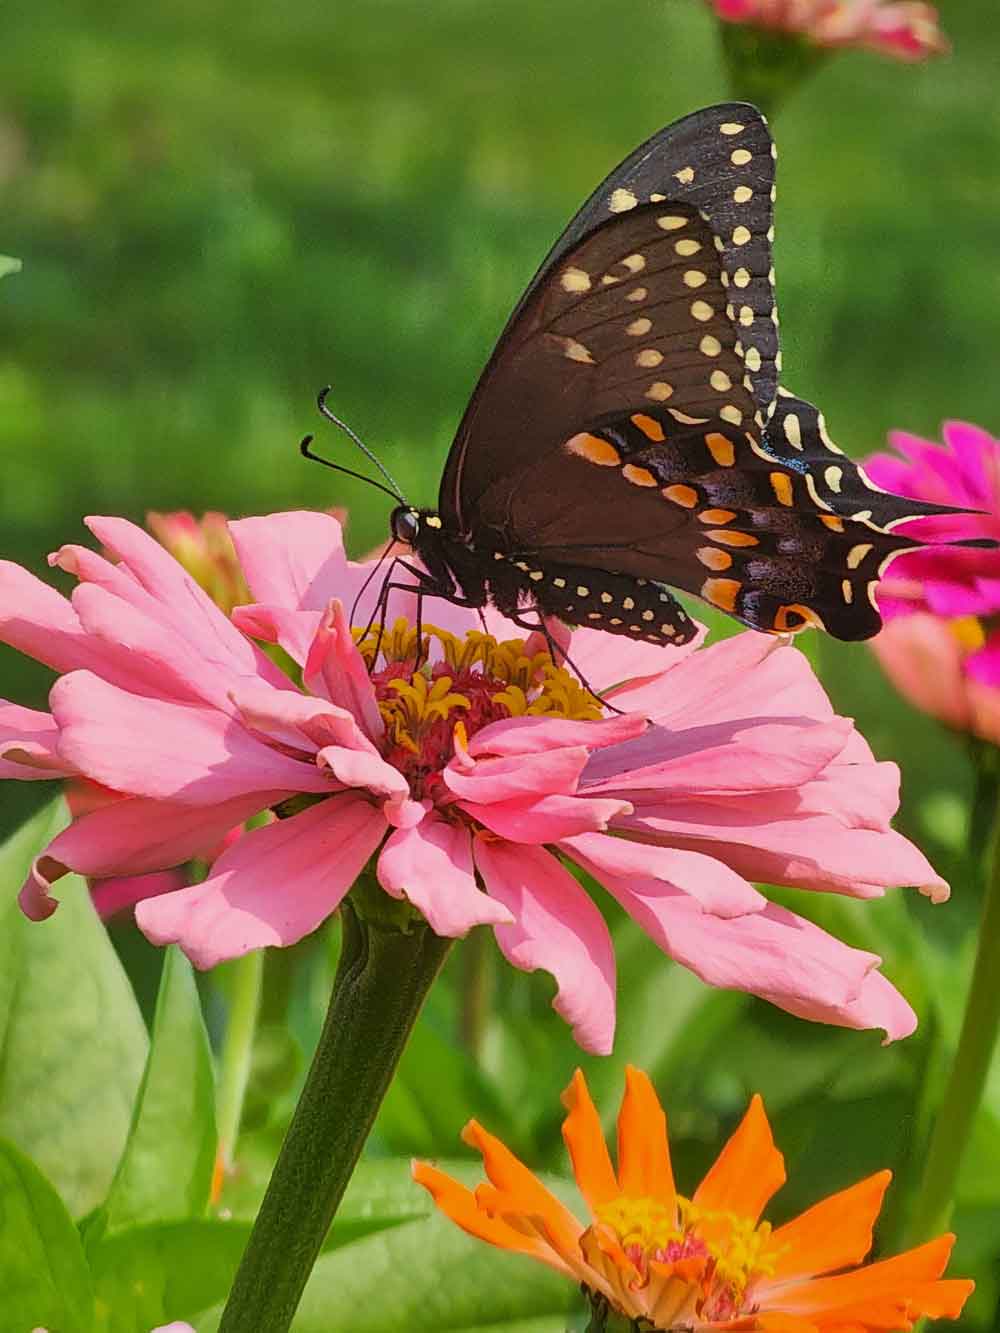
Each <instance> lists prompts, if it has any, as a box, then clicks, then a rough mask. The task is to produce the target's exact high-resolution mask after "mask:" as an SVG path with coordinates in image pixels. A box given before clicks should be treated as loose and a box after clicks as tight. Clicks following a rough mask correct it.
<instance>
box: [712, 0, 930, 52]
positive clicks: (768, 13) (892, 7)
mask: <svg viewBox="0 0 1000 1333" xmlns="http://www.w3.org/2000/svg"><path fill="white" fill-rule="evenodd" d="M711 3H712V6H713V8H714V9H715V12H716V14H718V16H719V18H721V19H725V20H726V21H727V22H729V23H749V24H753V25H754V26H756V27H759V28H773V29H776V30H778V31H780V32H789V33H797V34H799V35H801V36H803V37H805V38H807V39H808V40H809V41H811V42H814V43H815V44H816V45H817V46H826V47H839V46H856V47H863V48H866V49H867V50H871V51H878V52H879V53H880V54H881V55H886V56H894V57H895V58H896V59H897V60H924V59H926V57H927V56H929V55H935V54H938V53H940V52H942V51H947V50H948V43H947V41H946V40H945V38H944V36H943V35H942V33H941V30H940V28H939V27H938V21H937V19H938V16H937V10H936V9H935V8H934V6H933V5H929V4H922V3H919V0H711Z"/></svg>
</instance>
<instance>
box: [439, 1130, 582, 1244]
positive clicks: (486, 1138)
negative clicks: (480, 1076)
mask: <svg viewBox="0 0 1000 1333" xmlns="http://www.w3.org/2000/svg"><path fill="white" fill-rule="evenodd" d="M462 1138H463V1139H464V1140H465V1142H466V1143H468V1144H470V1145H471V1146H472V1147H473V1148H476V1149H478V1151H479V1152H481V1153H482V1155H483V1166H484V1167H485V1168H486V1174H487V1175H488V1176H489V1178H490V1180H491V1181H492V1182H493V1184H494V1185H495V1186H496V1187H497V1189H498V1190H499V1191H500V1192H501V1194H503V1195H504V1196H505V1205H504V1211H505V1212H508V1213H523V1214H524V1215H525V1216H526V1217H527V1218H528V1219H529V1220H531V1221H532V1222H533V1223H538V1224H542V1225H543V1226H544V1231H545V1234H546V1235H547V1236H548V1238H549V1241H550V1243H551V1244H552V1245H553V1246H554V1247H555V1249H556V1250H557V1251H558V1253H559V1254H560V1255H562V1256H564V1257H565V1258H566V1259H568V1261H569V1262H574V1261H576V1260H577V1259H578V1257H579V1250H580V1236H581V1235H582V1234H583V1227H582V1226H581V1225H580V1223H579V1222H578V1221H577V1219H576V1218H575V1217H574V1216H573V1214H572V1213H571V1212H570V1211H569V1209H568V1208H567V1207H565V1205H564V1204H562V1203H560V1202H559V1200H558V1199H557V1198H556V1196H555V1195H554V1194H551V1193H550V1192H549V1191H548V1190H547V1189H546V1188H545V1186H544V1185H543V1184H542V1182H541V1181H540V1180H539V1179H538V1177H537V1176H536V1175H535V1173H534V1172H533V1171H529V1170H528V1168H527V1167H526V1166H525V1165H524V1163H523V1162H521V1161H519V1160H518V1159H517V1158H516V1157H515V1156H514V1154H513V1153H512V1152H511V1151H510V1149H509V1148H508V1147H506V1145H505V1144H503V1143H501V1142H500V1140H499V1139H498V1138H496V1137H495V1136H494V1135H493V1134H490V1133H489V1132H488V1131H487V1130H485V1129H483V1127H482V1125H481V1124H480V1123H479V1122H478V1121H477V1120H470V1121H469V1123H468V1124H467V1125H466V1126H465V1128H464V1129H463V1130H462Z"/></svg>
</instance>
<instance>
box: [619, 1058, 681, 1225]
mask: <svg viewBox="0 0 1000 1333" xmlns="http://www.w3.org/2000/svg"><path fill="white" fill-rule="evenodd" d="M618 1183H619V1185H620V1186H621V1191H622V1193H623V1194H628V1195H631V1196H632V1197H633V1198H639V1199H642V1198H649V1199H655V1200H656V1201H657V1202H658V1203H661V1204H663V1206H664V1207H665V1208H666V1209H667V1210H668V1211H669V1210H671V1209H672V1208H673V1207H674V1206H675V1204H676V1201H677V1194H676V1190H675V1189H674V1173H673V1169H672V1167H671V1165H670V1147H669V1143H668V1141H667V1117H666V1116H665V1115H664V1114H663V1107H662V1106H661V1105H660V1099H659V1097H657V1095H656V1089H655V1088H654V1087H653V1085H652V1083H651V1082H650V1080H649V1077H648V1075H646V1074H644V1073H643V1072H642V1070H641V1069H636V1068H635V1067H634V1066H633V1065H627V1066H626V1068H625V1096H624V1097H623V1098H622V1105H621V1110H620V1111H619V1113H618Z"/></svg>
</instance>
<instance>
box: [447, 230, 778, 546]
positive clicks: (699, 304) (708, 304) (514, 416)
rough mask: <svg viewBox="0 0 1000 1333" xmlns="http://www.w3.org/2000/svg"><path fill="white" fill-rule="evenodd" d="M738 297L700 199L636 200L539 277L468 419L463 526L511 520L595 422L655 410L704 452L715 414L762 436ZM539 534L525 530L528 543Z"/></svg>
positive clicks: (462, 466) (673, 432)
mask: <svg viewBox="0 0 1000 1333" xmlns="http://www.w3.org/2000/svg"><path fill="white" fill-rule="evenodd" d="M725 307H726V296H725V289H724V287H723V284H722V269H721V265H720V258H719V253H718V250H717V248H716V245H715V238H714V236H713V233H712V231H711V228H710V227H709V226H708V224H707V223H706V221H705V220H704V218H702V217H701V215H700V213H699V212H698V211H697V210H696V209H694V208H692V207H691V206H690V205H684V204H679V205H671V204H662V205H661V204H654V205H647V206H646V207H645V208H642V209H635V210H632V211H630V212H629V213H628V214H627V215H626V216H623V217H621V218H618V219H615V220H613V221H612V222H609V223H605V224H604V225H603V226H601V227H599V228H598V229H597V231H596V232H594V233H593V234H592V235H590V236H589V237H588V238H587V239H586V240H584V241H582V242H581V243H580V244H579V245H577V246H576V247H575V248H574V249H572V250H570V251H569V252H568V253H567V254H566V255H565V256H564V257H563V258H562V260H561V261H560V262H559V263H558V264H557V265H556V267H555V268H554V269H552V270H551V271H550V273H549V274H548V275H547V277H546V280H545V282H544V283H542V284H539V285H538V286H537V287H536V289H535V294H534V296H533V297H532V300H531V301H530V302H529V304H528V305H527V306H526V307H525V309H524V310H523V312H522V314H521V317H520V320H519V322H518V326H517V328H516V330H515V331H514V333H513V334H512V336H511V338H510V339H509V341H508V344H507V346H506V348H505V353H504V357H503V360H502V361H501V363H500V364H499V365H498V367H497V369H496V371H495V372H494V374H493V375H491V376H490V377H489V379H488V380H487V382H486V383H485V384H484V385H483V386H482V388H481V391H480V393H479V394H478V395H477V399H476V402H475V404H474V406H473V409H472V410H471V411H470V413H469V414H468V416H467V418H466V421H465V423H464V424H463V429H464V430H466V431H468V432H469V433H470V438H471V437H474V441H475V447H474V448H471V449H459V448H458V447H456V451H455V455H456V456H455V459H454V460H453V465H452V468H451V469H450V470H453V471H454V474H455V475H454V480H455V482H456V483H457V485H458V490H459V497H460V498H459V512H458V515H457V521H458V523H459V524H460V525H461V526H462V528H463V529H466V528H468V527H469V526H470V525H471V526H478V527H480V528H482V527H487V528H494V529H498V528H502V527H503V526H504V524H505V523H506V522H507V517H508V513H509V509H510V503H511V494H512V491H514V490H516V491H518V492H525V491H530V489H531V488H532V486H533V485H534V481H533V472H534V470H535V469H536V468H539V467H544V466H545V465H546V460H547V458H548V457H549V455H550V454H551V453H552V452H553V451H555V452H556V453H558V452H559V451H560V450H563V451H564V450H566V449H568V448H570V447H571V446H570V445H569V443H568V442H569V441H570V440H571V438H572V437H574V436H576V435H578V434H579V433H580V431H581V428H582V427H585V426H587V425H588V424H590V425H596V424H599V423H600V422H601V421H602V420H610V419H613V418H618V417H623V418H628V417H630V416H632V415H641V414H642V412H643V410H644V409H647V408H648V409H657V411H658V416H657V418H656V421H655V424H653V425H652V426H650V429H651V430H652V431H653V433H654V436H655V438H656V439H662V438H663V437H664V435H665V433H666V434H669V436H670V437H671V438H675V437H676V438H678V439H679V438H682V437H683V438H686V437H688V436H689V435H690V434H691V432H692V431H694V432H695V434H696V436H697V438H698V440H699V442H700V447H701V448H702V450H704V449H705V447H706V446H705V445H704V438H705V434H706V431H705V430H703V429H699V428H702V427H706V426H709V425H710V423H712V422H713V421H721V422H722V423H724V424H726V425H728V426H731V427H734V428H739V429H742V430H750V431H754V432H755V433H756V434H757V436H758V437H759V435H760V434H761V433H762V424H763V417H762V416H761V413H760V410H759V408H758V407H757V404H756V401H755V399H754V396H753V393H752V390H751V387H750V385H749V381H748V380H747V372H746V368H745V364H744V359H743V355H742V344H741V340H740V338H738V337H737V334H736V331H735V330H734V327H733V325H732V323H731V322H730V321H729V319H728V318H727V316H726V310H725ZM650 420H651V421H652V418H650ZM647 442H648V441H647ZM607 518H608V520H609V521H610V520H611V518H612V514H611V511H610V510H609V511H608V513H607ZM533 537H534V534H533V533H532V532H530V531H517V532H515V533H513V534H512V540H513V541H514V542H515V544H520V543H527V544H530V543H531V541H532V540H533Z"/></svg>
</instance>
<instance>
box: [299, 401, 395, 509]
mask: <svg viewBox="0 0 1000 1333" xmlns="http://www.w3.org/2000/svg"><path fill="white" fill-rule="evenodd" d="M329 392H330V385H329V384H328V385H327V386H326V387H325V388H323V389H320V391H319V394H318V395H317V398H316V406H317V407H318V408H319V410H320V412H321V414H322V415H323V416H324V417H326V419H327V421H329V422H331V423H332V424H333V425H334V426H336V427H337V429H338V430H342V431H343V432H344V434H345V435H346V436H347V437H348V439H350V440H353V441H354V443H355V444H356V445H357V446H358V448H359V449H360V450H361V452H362V453H363V454H364V456H365V457H366V458H367V459H368V460H369V462H371V463H374V465H375V466H376V467H377V468H378V470H379V472H381V473H382V476H383V477H385V479H386V481H387V482H388V483H389V485H388V486H383V485H382V483H381V482H380V481H376V480H375V478H374V477H366V476H364V475H362V473H360V472H354V471H353V470H352V469H351V468H348V467H343V466H342V465H341V464H340V463H331V462H330V461H329V459H326V458H321V457H320V456H319V455H318V454H315V453H313V452H312V450H311V448H310V445H311V444H312V442H313V437H312V435H307V436H306V437H305V439H304V440H303V441H302V443H301V444H300V445H299V449H300V451H301V453H302V456H303V458H309V459H311V460H312V461H313V462H315V463H323V464H324V465H325V466H326V467H329V468H333V469H334V471H336V472H345V473H346V474H347V475H348V476H349V477H356V478H357V479H358V480H359V481H366V482H368V484H369V485H370V486H377V487H378V489H379V490H380V491H384V492H385V494H386V495H391V496H392V497H393V499H394V500H397V501H398V502H399V503H400V504H405V503H406V500H405V498H404V497H403V493H402V491H400V489H399V486H398V484H397V482H396V479H395V478H394V477H393V475H392V473H391V472H390V471H389V469H388V468H386V467H384V466H383V464H382V463H380V462H379V460H378V458H377V457H376V456H375V454H374V452H373V451H372V450H371V449H369V447H368V445H367V444H365V442H364V440H362V439H361V437H360V436H359V435H358V434H357V432H356V431H353V430H352V429H351V428H350V426H349V425H348V424H347V422H346V421H342V420H341V419H340V417H338V416H336V415H335V414H334V413H333V412H331V411H330V409H329V408H328V407H327V405H326V399H327V395H328V394H329Z"/></svg>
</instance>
